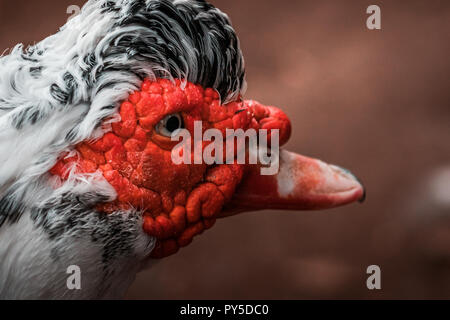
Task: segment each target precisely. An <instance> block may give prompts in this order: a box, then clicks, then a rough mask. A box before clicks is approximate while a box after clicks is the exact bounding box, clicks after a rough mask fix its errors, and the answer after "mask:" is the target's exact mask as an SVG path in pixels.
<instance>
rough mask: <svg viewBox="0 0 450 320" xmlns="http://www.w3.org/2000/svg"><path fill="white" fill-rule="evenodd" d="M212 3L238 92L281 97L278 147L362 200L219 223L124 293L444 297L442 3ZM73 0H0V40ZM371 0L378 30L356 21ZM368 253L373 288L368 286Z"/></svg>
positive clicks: (446, 198)
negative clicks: (283, 132)
mask: <svg viewBox="0 0 450 320" xmlns="http://www.w3.org/2000/svg"><path fill="white" fill-rule="evenodd" d="M212 2H213V3H214V4H215V5H216V6H218V7H219V8H220V9H222V10H223V11H225V12H226V13H228V14H229V16H230V17H231V19H232V21H233V25H234V27H235V29H236V31H237V33H238V35H239V37H240V40H241V45H242V49H243V52H244V55H245V57H246V65H247V72H248V73H247V80H248V92H247V95H246V97H247V98H249V97H251V98H253V99H257V100H260V101H261V102H264V103H265V104H273V105H277V106H279V107H282V108H283V109H284V110H285V111H286V113H287V114H288V115H289V116H290V118H291V120H292V123H293V135H292V138H291V141H290V142H289V144H288V145H287V148H289V149H291V150H293V151H296V152H300V153H302V154H306V155H309V156H314V157H319V158H321V159H323V160H326V161H327V162H331V163H336V164H339V165H341V166H344V167H347V168H350V169H351V170H352V171H353V172H354V173H355V174H356V175H358V176H359V177H360V178H361V180H363V182H364V183H365V185H366V187H367V191H368V197H367V201H366V202H365V203H364V204H362V205H360V204H354V205H350V206H346V207H343V208H338V209H334V210H329V211H322V212H275V211H263V212H258V213H249V214H245V215H241V216H236V217H233V218H228V219H225V220H223V221H219V222H218V223H217V225H216V226H215V227H214V228H213V229H211V230H209V231H208V232H206V233H205V234H204V235H202V236H200V237H198V238H197V239H196V240H195V241H194V242H193V244H191V245H190V246H189V247H187V248H185V249H183V250H182V251H180V252H179V253H178V254H177V255H175V256H172V257H169V258H166V259H165V260H163V261H160V262H158V263H157V264H155V265H154V266H153V268H151V269H150V270H147V271H145V272H143V273H141V274H139V275H138V277H137V279H136V282H135V284H134V285H133V287H132V288H131V289H130V291H129V293H128V296H127V297H128V298H129V299H142V298H144V299H305V298H307V299H309V298H338V299H343V298H364V299H372V298H374V299H377V298H385V299H398V298H450V79H449V75H450V59H449V56H450V2H449V1H437V0H431V1H430V0H420V1H413V0H411V1H407V2H401V1H380V0H377V1H372V0H371V1H364V0H362V1H334V0H322V1H313V0H307V1H300V0H245V1H241V0H214V1H212ZM83 3H84V1H80V0H58V1H56V0H53V1H51V0H40V1H29V0H14V1H12V0H0V51H1V52H3V51H4V50H6V49H7V48H11V47H12V46H14V45H15V44H16V43H18V42H22V43H25V44H32V43H34V42H36V41H39V40H41V39H43V38H44V37H46V36H47V35H50V34H52V33H54V32H56V31H57V30H58V28H59V26H61V25H63V24H64V23H65V21H66V19H67V17H68V16H69V15H70V14H67V13H66V10H67V7H68V6H69V5H82V4H83ZM370 4H377V5H379V6H380V7H381V18H382V30H374V31H370V30H368V29H367V28H366V19H367V17H368V15H367V14H366V13H365V11H366V8H367V7H368V6H369V5H370ZM0 72H1V70H0ZM372 264H376V265H379V266H380V268H381V272H382V284H381V285H382V290H375V291H369V290H368V289H367V288H366V279H367V277H368V275H367V274H366V268H367V267H368V266H369V265H372Z"/></svg>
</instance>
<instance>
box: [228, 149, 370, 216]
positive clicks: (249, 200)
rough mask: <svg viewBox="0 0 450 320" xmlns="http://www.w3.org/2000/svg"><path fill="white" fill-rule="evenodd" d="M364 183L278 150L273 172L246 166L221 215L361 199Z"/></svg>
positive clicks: (315, 207) (323, 206)
mask: <svg viewBox="0 0 450 320" xmlns="http://www.w3.org/2000/svg"><path fill="white" fill-rule="evenodd" d="M365 197H366V193H365V190H364V187H363V185H362V184H361V183H360V182H359V180H358V179H357V178H356V177H355V176H354V175H353V174H352V173H350V171H348V170H346V169H343V168H340V167H338V166H335V165H329V164H326V163H324V162H322V161H320V160H317V159H312V158H308V157H304V156H301V155H298V154H295V153H292V152H288V151H284V150H281V152H280V167H279V171H278V174H276V175H272V176H269V175H261V173H260V167H259V166H249V167H248V170H247V172H246V173H245V175H244V177H243V180H242V182H241V184H240V185H239V186H238V188H237V190H236V192H235V193H234V195H233V198H232V199H231V202H230V203H228V204H227V206H226V208H225V210H224V211H223V213H222V216H223V217H226V216H231V215H234V214H238V213H241V212H245V211H257V210H264V209H282V210H318V209H327V208H333V207H337V206H342V205H345V204H348V203H352V202H355V201H359V202H363V201H364V200H365Z"/></svg>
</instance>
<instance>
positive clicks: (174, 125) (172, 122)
mask: <svg viewBox="0 0 450 320" xmlns="http://www.w3.org/2000/svg"><path fill="white" fill-rule="evenodd" d="M180 127H181V121H180V119H179V118H178V117H175V116H171V117H170V118H169V119H167V122H166V129H167V131H169V132H174V131H175V130H177V129H180Z"/></svg>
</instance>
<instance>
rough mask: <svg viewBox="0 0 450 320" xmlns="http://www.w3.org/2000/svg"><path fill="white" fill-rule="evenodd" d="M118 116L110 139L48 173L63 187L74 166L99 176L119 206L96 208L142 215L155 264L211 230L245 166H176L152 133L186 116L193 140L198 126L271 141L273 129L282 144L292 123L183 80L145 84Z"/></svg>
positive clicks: (82, 147) (167, 143)
mask: <svg viewBox="0 0 450 320" xmlns="http://www.w3.org/2000/svg"><path fill="white" fill-rule="evenodd" d="M119 112H120V116H121V121H120V122H117V123H114V124H113V125H112V132H109V133H107V134H105V135H104V136H103V137H102V138H100V139H99V140H97V141H94V142H89V141H86V142H83V143H80V144H78V145H77V146H75V149H76V150H77V151H78V155H77V156H75V157H71V158H64V157H62V158H61V159H60V160H59V161H58V163H57V164H56V165H55V166H54V167H53V168H52V169H51V171H50V172H51V173H52V174H53V175H57V176H59V177H61V178H62V179H63V180H64V179H67V176H68V172H69V170H70V168H72V167H73V165H74V164H76V168H77V169H76V170H77V172H78V173H93V172H96V171H98V170H99V171H101V173H102V174H103V176H104V178H105V179H106V180H107V181H108V182H109V183H110V184H111V185H112V186H113V187H114V189H115V190H116V192H117V199H116V200H115V201H114V202H111V203H101V204H98V205H97V207H96V209H97V210H98V211H101V212H105V213H107V214H108V213H112V212H115V211H119V210H129V209H137V210H139V211H142V212H144V213H143V217H144V224H143V228H144V231H145V232H146V233H147V234H149V235H150V236H153V237H155V238H156V239H157V244H156V247H155V249H154V250H153V252H152V257H153V258H163V257H166V256H169V255H172V254H174V253H176V252H177V251H178V249H179V248H180V247H184V246H187V245H188V244H189V243H191V241H192V239H193V238H194V237H195V236H196V235H198V234H201V233H202V232H203V231H204V230H206V229H209V228H211V227H212V226H213V225H214V223H215V221H216V218H218V215H219V213H220V212H221V210H222V207H223V206H224V204H226V203H227V202H229V201H230V199H231V197H232V196H233V194H234V192H235V189H236V187H237V185H238V184H239V183H240V181H241V179H242V177H243V175H244V174H245V171H246V170H245V169H246V165H239V164H236V163H235V164H228V165H226V164H225V165H217V166H208V165H206V164H201V165H194V164H181V165H175V164H174V163H173V162H172V160H171V152H172V148H173V147H174V146H175V145H177V144H178V142H172V141H171V140H170V138H169V137H165V136H162V135H160V134H158V133H157V132H156V131H155V127H156V125H157V124H158V123H159V122H160V121H161V120H162V119H164V117H165V116H167V115H170V114H174V113H179V114H181V115H182V117H183V121H184V124H185V127H186V129H187V130H189V131H190V132H191V136H192V137H193V136H194V121H202V123H203V131H205V130H207V129H210V128H216V129H219V130H221V131H222V133H223V136H224V137H225V136H226V135H225V130H226V129H235V130H236V129H239V128H240V129H243V130H247V129H249V128H253V129H256V130H258V129H268V130H269V138H268V141H270V129H279V130H280V145H282V144H283V143H285V142H286V141H287V140H288V139H289V136H290V132H291V127H290V122H289V120H288V118H287V117H286V115H285V114H284V113H283V112H281V111H280V110H279V109H277V108H274V107H265V106H263V105H261V104H259V103H257V102H254V101H236V102H231V103H228V104H226V105H221V104H220V101H219V95H218V93H217V92H216V91H215V90H213V89H203V88H202V87H201V86H199V85H195V84H192V83H189V82H188V83H187V84H186V86H185V88H183V86H182V82H181V81H179V80H176V81H175V83H173V82H171V81H169V80H165V79H159V80H157V81H154V82H152V81H150V80H146V81H144V82H143V84H142V87H141V90H140V91H137V92H135V93H133V94H132V95H130V96H129V98H128V100H127V101H125V102H123V103H122V104H121V107H120V110H119ZM206 145H207V143H203V147H205V146H206ZM193 156H194V155H193V152H192V158H193ZM192 163H193V161H192Z"/></svg>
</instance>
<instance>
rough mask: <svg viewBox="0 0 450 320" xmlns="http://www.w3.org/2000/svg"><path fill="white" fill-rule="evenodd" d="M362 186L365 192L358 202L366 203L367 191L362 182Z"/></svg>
mask: <svg viewBox="0 0 450 320" xmlns="http://www.w3.org/2000/svg"><path fill="white" fill-rule="evenodd" d="M361 186H362V190H363V194H362V196H361V198H359V200H358V202H359V203H364V202H365V201H366V196H367V193H366V188H365V187H364V186H363V185H362V184H361Z"/></svg>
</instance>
